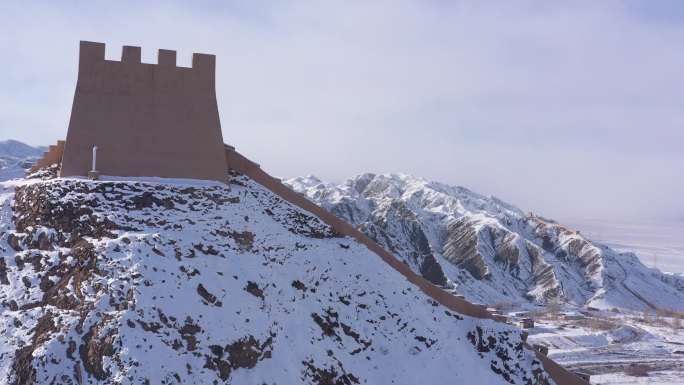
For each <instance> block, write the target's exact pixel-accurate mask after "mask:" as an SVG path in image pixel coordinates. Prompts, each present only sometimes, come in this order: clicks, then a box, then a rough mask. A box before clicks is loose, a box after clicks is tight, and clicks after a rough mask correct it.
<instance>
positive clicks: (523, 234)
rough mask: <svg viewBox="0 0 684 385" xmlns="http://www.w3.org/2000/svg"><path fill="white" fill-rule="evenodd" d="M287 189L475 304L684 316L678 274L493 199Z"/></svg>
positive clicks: (416, 182) (404, 178) (300, 184)
mask: <svg viewBox="0 0 684 385" xmlns="http://www.w3.org/2000/svg"><path fill="white" fill-rule="evenodd" d="M286 183H287V184H289V185H290V186H291V187H292V188H293V189H295V190H296V191H298V192H301V193H303V194H306V195H307V196H308V197H309V198H310V199H311V200H313V201H314V202H316V203H318V204H319V205H322V206H324V207H325V208H327V209H328V210H330V211H331V212H332V213H334V214H335V215H337V216H339V217H341V218H343V219H345V220H347V221H349V222H351V223H353V224H355V225H356V226H358V227H359V228H360V229H361V230H362V231H364V232H365V233H366V234H367V235H368V236H370V237H371V238H373V239H374V240H375V241H376V242H378V243H380V244H381V245H383V246H384V247H385V248H387V249H389V250H391V251H392V252H394V253H395V254H396V255H399V256H401V257H402V258H403V259H404V261H405V262H406V263H407V264H408V265H409V266H411V267H412V268H413V269H414V271H416V272H417V273H420V274H422V275H423V276H424V277H425V278H427V279H429V280H430V281H432V282H433V283H435V284H438V285H441V286H443V287H445V288H447V289H450V290H454V291H456V292H458V293H460V294H463V295H464V296H465V297H466V298H467V299H469V300H470V301H473V302H479V303H486V304H490V305H497V306H501V307H514V308H515V307H520V306H523V307H525V306H531V305H532V306H536V305H544V304H546V303H548V302H550V301H553V302H556V301H561V302H565V303H568V304H570V305H574V306H591V307H597V308H612V307H619V308H627V309H635V310H645V309H651V310H653V309H674V310H684V280H683V279H681V277H680V276H676V275H672V274H663V273H662V272H660V271H658V270H655V269H650V268H647V267H646V266H644V265H643V264H642V263H641V262H640V261H639V259H638V258H637V257H636V256H635V255H634V254H632V253H624V252H623V253H620V252H617V251H615V250H612V249H611V248H609V247H607V246H605V245H602V244H599V243H596V242H593V241H591V240H589V239H587V238H586V237H584V236H583V235H582V234H580V233H579V232H577V231H573V230H571V229H568V228H567V227H565V226H563V225H561V224H559V223H556V222H554V221H552V220H548V219H545V218H542V217H539V216H535V215H532V214H525V213H524V212H522V211H521V210H520V209H518V208H516V207H514V206H512V205H510V204H507V203H505V202H503V201H502V200H500V199H498V198H495V197H485V196H482V195H479V194H477V193H474V192H472V191H470V190H468V189H465V188H463V187H454V186H448V185H444V184H441V183H437V182H430V181H427V180H424V179H420V178H415V177H412V176H409V175H401V174H384V175H375V174H362V175H359V176H356V177H354V178H351V179H349V180H347V181H346V182H344V183H342V184H340V185H333V184H331V183H326V182H323V181H321V180H320V179H318V178H316V177H314V176H307V177H300V178H294V179H291V180H288V181H286ZM426 266H427V267H429V268H426Z"/></svg>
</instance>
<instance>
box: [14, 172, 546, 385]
mask: <svg viewBox="0 0 684 385" xmlns="http://www.w3.org/2000/svg"><path fill="white" fill-rule="evenodd" d="M42 175H43V176H46V177H47V176H48V174H47V173H43V174H42ZM369 204H370V203H369ZM501 207H504V206H501ZM511 210H512V209H511ZM511 212H512V211H511ZM407 215H408V214H407ZM354 218H358V217H357V216H355V217H354ZM398 224H399V225H401V222H398ZM393 247H394V248H395V249H397V248H398V246H396V245H393ZM401 247H404V245H402V246H401ZM400 251H401V252H402V253H403V255H409V254H408V249H401V250H400ZM420 257H422V255H421V256H420ZM439 258H442V257H441V256H439ZM417 260H418V259H417ZM447 274H450V271H447ZM475 281H477V280H474V282H475ZM485 286H486V285H483V287H485ZM0 309H1V311H0V384H21V385H27V384H79V385H81V384H223V383H230V384H300V383H301V384H318V385H327V384H347V385H351V384H390V383H392V384H418V383H420V384H444V383H457V384H475V383H477V384H485V385H486V384H502V385H503V384H525V385H531V384H553V383H554V382H553V381H552V380H550V379H549V377H548V375H547V372H546V371H545V370H544V368H543V367H542V365H541V363H540V361H538V359H537V358H536V357H535V355H534V354H533V353H532V352H531V351H530V350H528V349H526V348H524V347H523V343H522V341H521V332H520V331H519V330H518V329H516V328H514V327H511V326H508V325H505V324H501V323H497V322H494V321H492V320H481V319H474V318H469V317H465V316H462V315H459V314H456V313H453V312H451V311H449V310H448V309H447V308H445V307H443V306H442V305H440V304H439V303H437V302H435V301H434V300H432V299H431V298H430V297H428V296H426V295H425V294H424V293H423V292H421V291H420V290H418V289H417V288H416V287H415V286H413V285H411V284H409V283H408V281H406V280H405V279H404V277H403V276H401V275H400V274H398V273H397V272H396V271H395V270H393V269H392V268H390V267H389V266H388V265H387V264H386V263H384V262H383V261H382V260H381V259H380V258H379V257H378V256H377V255H376V254H373V253H372V252H370V251H369V250H368V249H367V248H366V247H364V246H362V245H360V244H358V243H356V242H355V241H353V240H352V239H350V238H345V237H340V236H339V235H338V234H336V233H335V232H334V231H332V230H331V229H330V228H329V227H328V226H327V225H325V224H323V223H322V222H321V221H320V220H318V218H316V217H314V216H311V215H309V214H308V213H307V212H304V211H302V210H300V209H298V208H296V207H294V206H292V205H290V204H288V203H287V202H285V201H283V200H282V199H280V198H279V197H277V196H276V195H274V194H273V193H271V192H270V191H268V190H266V189H264V188H263V187H261V186H260V185H258V184H256V183H254V182H253V181H251V180H250V179H248V178H245V177H242V176H235V177H233V178H232V180H231V183H230V184H229V185H224V184H218V183H202V182H196V183H195V182H191V181H185V182H182V181H173V180H162V179H158V180H148V181H143V180H133V181H131V180H128V181H124V180H114V181H98V182H93V181H86V180H79V179H50V178H49V177H48V178H47V179H45V180H43V179H31V180H15V181H11V182H3V183H0Z"/></svg>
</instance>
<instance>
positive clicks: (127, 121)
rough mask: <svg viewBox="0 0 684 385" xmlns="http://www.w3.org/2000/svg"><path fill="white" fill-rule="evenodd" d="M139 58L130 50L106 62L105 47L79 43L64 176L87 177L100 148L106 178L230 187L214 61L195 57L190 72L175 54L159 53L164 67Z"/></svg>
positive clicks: (99, 160) (134, 49)
mask: <svg viewBox="0 0 684 385" xmlns="http://www.w3.org/2000/svg"><path fill="white" fill-rule="evenodd" d="M140 57H141V55H140V47H129V46H125V47H123V50H122V55H121V61H112V60H105V45H104V44H102V43H92V42H85V41H82V42H81V44H80V53H79V65H78V81H77V84H76V93H75V95H74V102H73V106H72V110H71V119H70V121H69V131H68V133H67V139H66V146H65V149H64V155H63V158H62V168H61V172H60V175H61V176H79V175H87V173H88V171H89V170H90V169H91V159H92V148H93V146H97V147H98V151H97V169H98V171H100V173H101V174H103V175H114V176H155V177H165V178H193V179H208V180H219V181H223V180H225V179H226V173H227V168H226V161H225V151H224V147H223V137H222V134H221V123H220V121H219V115H218V107H217V104H216V88H215V60H216V59H215V57H214V56H213V55H205V54H197V53H196V54H193V58H192V68H184V67H177V66H176V52H175V51H170V50H159V59H158V64H147V63H141V60H140Z"/></svg>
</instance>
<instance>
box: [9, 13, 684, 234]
mask: <svg viewBox="0 0 684 385" xmlns="http://www.w3.org/2000/svg"><path fill="white" fill-rule="evenodd" d="M138 3H139V2H133V1H122V2H116V3H113V2H76V1H61V2H44V3H41V2H15V3H12V2H7V1H5V2H2V3H1V4H0V60H2V63H3V65H2V68H3V71H2V73H0V85H1V86H0V139H4V138H14V139H18V140H22V141H25V142H27V143H30V144H49V143H51V142H54V141H56V140H57V139H59V138H63V137H64V136H65V134H66V127H67V124H68V117H69V111H70V108H71V101H72V96H73V89H74V84H75V77H76V70H77V54H78V52H77V48H78V41H79V40H93V41H101V42H105V43H106V44H107V53H106V56H107V57H108V58H110V59H118V57H119V55H120V52H121V48H120V47H121V46H122V45H124V44H127V45H140V46H142V47H143V60H144V61H147V62H155V53H156V50H157V49H158V48H167V49H176V50H178V52H179V61H180V64H181V65H189V63H190V57H191V54H192V52H207V53H214V54H216V55H217V91H218V95H219V109H220V113H221V120H222V125H223V133H224V139H225V141H226V142H228V143H231V144H233V145H235V146H236V147H237V148H238V149H239V150H241V151H242V152H243V153H245V154H246V155H248V156H250V157H252V158H253V159H255V160H256V161H258V162H259V163H261V164H262V165H263V166H264V168H266V169H267V170H269V171H270V172H272V173H273V174H275V175H279V176H283V177H292V176H296V175H301V174H310V173H311V174H315V175H318V176H320V177H322V178H325V179H331V180H335V181H339V180H341V179H343V178H344V177H346V176H350V175H353V174H356V173H360V172H364V171H373V172H385V171H389V172H407V173H412V174H415V175H419V176H424V177H427V178H431V179H436V180H440V181H444V182H448V183H452V184H460V185H464V186H466V187H469V188H471V189H474V190H476V191H479V192H481V193H484V194H494V195H496V196H499V197H500V198H502V199H505V200H507V201H510V202H512V203H514V204H517V205H519V206H521V207H522V208H524V209H528V210H534V211H536V212H539V213H541V214H545V215H548V216H552V217H558V218H563V217H570V216H581V217H593V218H606V217H609V218H620V217H666V216H670V217H679V218H684V203H683V200H682V197H684V178H683V177H684V151H682V147H683V146H684V109H683V108H682V104H683V103H684V75H683V74H682V69H683V68H684V47H683V44H684V2H681V1H674V0H672V1H664V0H663V1H657V0H655V1H654V0H650V1H572V2H549V1H471V2H457V1H400V0H397V1H395V0H392V1H378V2H368V1H352V2H333V1H330V2H328V1H325V2H322V1H316V2H314V1H311V2H304V1H301V2H284V1H277V2H266V1H257V2H255V1H244V2H219V1H196V2H192V5H190V2H187V3H186V2H180V1H178V2H165V3H162V2H157V3H154V2H146V4H144V5H139V4H138ZM265 138H269V139H268V140H267V139H265ZM683 220H684V219H683Z"/></svg>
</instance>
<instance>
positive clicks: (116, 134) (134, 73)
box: [29, 42, 588, 385]
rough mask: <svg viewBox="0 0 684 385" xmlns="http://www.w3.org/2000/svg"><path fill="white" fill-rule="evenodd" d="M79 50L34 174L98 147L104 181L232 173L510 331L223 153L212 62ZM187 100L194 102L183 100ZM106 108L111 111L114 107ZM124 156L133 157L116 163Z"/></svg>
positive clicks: (549, 363)
mask: <svg viewBox="0 0 684 385" xmlns="http://www.w3.org/2000/svg"><path fill="white" fill-rule="evenodd" d="M80 48H81V52H80V57H79V75H78V84H77V87H76V93H75V96H74V105H73V108H72V115H71V120H70V123H69V131H68V134H67V139H66V142H64V141H59V142H58V143H57V144H56V145H54V146H50V148H49V150H48V151H47V152H46V153H45V154H44V156H43V158H41V159H40V160H38V161H37V162H36V164H35V166H34V167H33V168H31V170H29V172H35V171H37V170H38V169H40V168H43V167H48V166H52V165H55V164H56V165H58V166H59V169H60V172H59V175H60V177H72V176H73V177H76V176H86V175H87V174H88V171H89V168H90V164H91V150H92V147H93V146H98V147H99V148H101V150H99V152H98V169H99V171H100V172H101V173H102V175H109V176H128V177H138V176H148V177H149V176H154V177H171V178H190V179H204V180H216V181H226V180H227V178H228V175H229V170H232V171H234V172H237V173H239V174H243V175H245V176H247V177H249V178H250V179H252V180H254V181H255V182H257V183H259V184H260V185H262V186H264V187H265V188H267V189H268V190H270V191H271V192H273V193H274V194H276V195H278V196H279V197H281V198H282V199H283V200H285V201H287V202H289V203H291V204H293V205H295V206H297V207H299V208H301V209H303V210H305V211H307V212H309V213H311V214H313V215H315V216H316V217H318V218H319V219H321V220H322V221H323V222H324V223H326V224H328V225H329V226H330V227H331V228H332V229H333V230H334V231H335V232H337V233H338V234H340V235H343V236H347V237H350V238H353V239H355V240H356V241H357V242H359V243H361V244H363V245H365V246H366V247H367V248H368V249H369V250H371V251H372V252H373V253H374V254H376V255H377V256H378V257H380V258H381V259H382V260H383V261H384V262H385V263H387V264H388V265H389V266H391V267H392V268H393V269H394V270H396V271H397V272H399V273H400V274H401V275H402V276H404V277H405V278H406V279H407V280H408V281H409V282H411V283H412V284H413V285H415V286H417V287H418V288H419V289H420V290H421V291H423V292H424V293H425V294H427V295H428V296H430V297H431V298H432V299H434V300H435V301H437V302H438V303H440V304H442V305H443V306H445V307H447V308H448V309H450V310H453V311H455V312H458V313H460V314H463V315H467V316H470V317H474V318H480V319H492V320H495V321H499V322H503V321H504V319H503V318H502V317H500V316H498V315H495V314H492V313H490V312H489V311H488V310H487V309H486V307H485V306H482V305H475V304H472V303H470V302H468V301H466V300H464V299H462V298H459V297H456V296H454V295H452V294H450V293H448V292H446V291H445V290H443V289H442V288H440V287H438V286H435V285H433V284H432V283H430V282H429V281H427V280H426V279H425V278H423V277H421V276H419V275H418V274H416V273H415V272H413V270H411V269H410V268H409V267H408V266H407V265H406V264H404V263H402V262H401V261H400V260H399V259H397V258H396V257H394V256H393V255H392V254H391V253H389V252H388V251H386V250H385V249H383V248H382V247H381V246H380V245H379V244H377V243H376V242H375V241H373V240H372V239H370V238H369V237H368V236H366V235H365V234H363V233H362V232H361V231H359V230H358V229H356V228H355V227H354V226H352V225H351V224H349V223H347V222H345V221H343V220H341V219H339V218H338V217H336V216H334V215H333V214H331V213H330V212H328V211H327V210H326V209H324V208H322V207H320V206H318V205H316V204H314V203H313V202H311V201H309V200H308V199H307V198H306V197H304V196H303V195H301V194H299V193H297V192H295V191H293V190H292V189H290V188H289V187H287V186H286V185H284V184H283V183H282V182H281V181H280V179H278V178H275V177H273V176H271V175H269V174H268V173H267V172H265V171H264V170H263V169H262V168H261V167H260V165H259V164H258V163H256V162H253V161H251V160H250V159H248V158H246V157H245V156H243V155H242V154H240V153H239V152H237V151H236V150H235V148H234V147H233V146H230V145H227V144H224V143H223V138H222V134H221V127H220V122H219V117H218V108H217V103H216V91H215V85H214V78H215V58H214V56H213V55H203V54H194V55H193V68H183V67H177V66H176V54H175V52H174V51H169V50H160V51H159V64H157V65H154V64H147V63H141V60H140V48H139V47H124V49H123V53H122V61H121V62H117V61H109V60H105V59H104V49H105V46H104V44H102V43H92V42H81V45H80ZM193 82H197V84H193ZM184 92H187V94H183V95H178V94H182V93H184ZM108 103H111V104H112V106H111V107H107V106H108ZM183 103H189V105H187V106H184V105H182V104H183ZM127 109H130V110H131V113H130V114H128V113H126V111H127ZM146 111H147V113H146ZM102 119H104V120H107V121H106V122H104V121H102ZM174 119H177V120H174ZM187 127H193V128H192V129H190V130H188V129H187ZM122 153H123V154H126V156H125V157H117V156H116V154H122ZM100 154H101V155H100ZM122 158H125V159H122ZM122 160H125V161H122ZM526 346H527V348H528V349H530V350H532V351H534V352H535V354H536V356H537V358H538V359H539V360H540V361H541V362H542V363H543V365H544V368H545V369H546V371H547V372H548V373H549V375H550V376H551V377H552V379H553V380H554V381H555V382H556V384H558V385H586V384H588V382H586V381H585V380H583V379H581V378H580V377H578V376H576V375H575V374H573V373H571V372H569V371H568V370H566V369H565V368H563V367H562V366H560V365H558V364H557V363H555V362H554V361H553V360H551V359H549V358H548V357H546V356H545V355H544V354H541V353H539V352H537V351H536V350H534V349H532V348H531V347H530V346H529V345H526Z"/></svg>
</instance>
